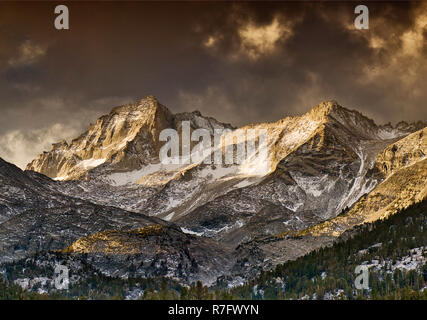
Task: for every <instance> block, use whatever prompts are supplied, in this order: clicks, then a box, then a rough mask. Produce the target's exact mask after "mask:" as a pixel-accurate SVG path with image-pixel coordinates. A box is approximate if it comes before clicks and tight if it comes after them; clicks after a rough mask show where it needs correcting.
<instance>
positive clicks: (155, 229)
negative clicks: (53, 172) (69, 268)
mask: <svg viewBox="0 0 427 320" xmlns="http://www.w3.org/2000/svg"><path fill="white" fill-rule="evenodd" d="M49 183H51V184H52V183H54V182H53V181H52V180H50V179H49V178H48V177H46V176H43V175H40V174H38V173H35V172H23V171H22V170H20V169H19V168H17V167H15V166H14V165H12V164H9V163H7V162H5V161H4V160H2V159H0V191H1V192H0V264H1V263H11V262H13V261H18V260H20V259H25V258H26V257H29V256H32V255H34V254H37V253H41V252H48V251H58V252H65V253H67V254H70V259H76V260H79V259H83V258H82V257H83V255H84V254H88V253H89V256H90V258H89V260H87V261H86V263H91V264H93V266H94V267H96V268H97V269H98V270H100V271H101V272H103V273H105V274H113V275H116V276H125V275H126V274H127V273H128V268H130V267H131V266H133V268H135V269H138V270H139V272H138V274H140V275H141V274H142V275H156V276H171V277H176V278H179V279H180V280H181V281H194V279H195V278H197V279H201V280H203V281H204V282H206V283H210V282H212V281H215V279H216V277H217V276H218V275H219V274H222V273H223V272H224V271H226V270H227V266H228V265H229V264H230V263H232V260H230V259H228V258H227V259H226V258H225V257H228V256H229V249H227V247H225V246H221V247H220V246H218V244H217V243H215V242H213V241H212V240H210V239H201V238H198V237H195V236H192V235H189V234H185V233H183V232H182V231H181V230H180V228H178V227H177V226H175V225H172V224H170V223H168V222H166V221H163V220H161V219H158V218H154V217H147V216H145V215H142V214H138V213H134V212H128V211H125V210H122V209H119V208H115V207H108V206H100V205H96V204H93V203H91V202H88V201H86V200H82V199H79V198H73V197H69V196H66V195H64V194H62V193H60V192H55V191H53V190H52V189H51V188H49ZM46 186H47V187H46ZM108 230H113V231H108ZM79 239H80V240H79ZM131 241H132V242H131ZM89 243H91V244H92V246H89ZM136 243H138V245H136ZM95 244H96V245H95ZM85 246H86V248H85V249H83V247H85ZM131 247H132V248H131ZM91 253H93V257H92V256H91ZM212 256H215V257H216V258H215V259H212ZM86 257H87V255H86ZM40 259H41V260H43V259H44V258H43V257H40ZM85 259H86V258H85ZM111 261H116V264H114V263H111ZM118 265H121V268H118V267H117V266H118ZM158 266H164V268H159V267H158Z"/></svg>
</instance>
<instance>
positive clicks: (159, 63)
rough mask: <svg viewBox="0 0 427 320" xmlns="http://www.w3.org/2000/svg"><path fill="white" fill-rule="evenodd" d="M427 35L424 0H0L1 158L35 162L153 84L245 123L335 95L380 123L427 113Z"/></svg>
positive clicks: (160, 92) (155, 90)
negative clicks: (65, 12) (61, 14)
mask: <svg viewBox="0 0 427 320" xmlns="http://www.w3.org/2000/svg"><path fill="white" fill-rule="evenodd" d="M64 3H65V4H67V6H68V8H69V14H70V29H69V30H56V29H55V28H54V19H55V14H54V8H55V6H56V5H58V4H64ZM361 3H362V4H365V5H367V7H368V9H369V29H367V30H358V29H356V28H355V26H354V20H355V18H356V16H357V14H355V13H354V9H355V7H356V5H358V4H361ZM426 39H427V2H425V1H419V2H403V1H399V2H385V1H381V2H375V3H373V2H368V1H365V2H360V1H359V2H349V1H345V2H344V1H342V2H339V1H326V2H320V1H317V2H308V1H300V2H284V1H283V2H271V3H265V2H262V3H259V2H249V3H248V2H160V3H154V2H125V1H109V2H101V1H95V2H82V1H79V2H76V1H62V2H54V1H44V2H36V1H32V2H1V3H0V112H1V117H0V157H2V158H4V159H5V160H7V161H9V162H12V163H14V164H16V165H18V166H19V167H21V168H25V165H26V164H27V163H28V162H30V161H31V160H32V159H33V158H34V157H35V156H36V155H37V154H39V153H40V152H42V151H44V150H45V151H47V150H50V148H51V146H50V145H51V143H53V142H56V141H59V140H61V139H67V140H70V139H72V138H75V137H77V136H78V135H79V134H81V133H82V132H84V131H85V130H86V129H87V127H88V126H89V124H90V123H91V122H92V123H93V122H95V121H96V119H97V118H98V117H100V116H101V115H103V114H106V113H108V112H109V111H110V110H111V109H112V108H113V107H115V106H117V105H120V104H124V103H130V102H133V101H136V100H137V99H140V98H143V97H145V96H147V95H154V96H156V97H157V98H158V100H159V101H160V102H161V103H162V104H164V105H166V106H167V107H168V108H169V109H170V110H171V111H172V112H173V113H177V112H183V111H193V110H199V111H200V112H201V113H202V114H203V115H206V116H212V117H215V118H216V119H218V120H219V121H222V122H227V123H231V124H233V125H235V126H240V125H244V124H248V123H254V122H264V121H275V120H278V119H280V118H284V117H286V116H292V115H300V114H303V113H305V112H306V111H308V110H310V109H311V108H312V107H313V106H315V105H317V104H318V103H320V102H322V101H325V100H331V99H333V100H337V101H338V102H339V103H340V104H341V105H342V106H344V107H346V108H350V109H357V110H359V111H360V112H362V113H363V114H365V115H366V116H368V117H370V118H372V119H374V120H375V122H376V123H379V124H382V123H387V122H391V123H396V122H398V121H401V120H405V121H415V120H424V121H425V120H427V107H426V101H427V63H426V62H427V60H426V57H427V41H426Z"/></svg>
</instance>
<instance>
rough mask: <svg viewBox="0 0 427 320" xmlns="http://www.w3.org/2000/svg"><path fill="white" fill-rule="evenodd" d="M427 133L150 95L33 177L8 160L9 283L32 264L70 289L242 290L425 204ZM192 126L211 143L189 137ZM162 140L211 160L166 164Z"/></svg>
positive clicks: (339, 115)
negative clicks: (272, 115) (66, 275)
mask: <svg viewBox="0 0 427 320" xmlns="http://www.w3.org/2000/svg"><path fill="white" fill-rule="evenodd" d="M426 126H427V124H426V123H425V122H422V121H419V122H416V123H406V122H400V123H398V124H397V125H395V126H392V125H391V124H386V125H377V124H376V123H375V122H374V121H373V120H371V119H369V118H367V117H365V116H364V115H363V114H361V113H359V112H358V111H355V110H349V109H346V108H344V107H342V106H340V105H339V104H338V103H337V102H335V101H327V102H323V103H320V104H319V105H317V106H315V107H314V108H312V109H311V110H310V111H309V112H307V113H306V114H303V115H300V116H294V117H286V118H283V119H280V120H278V121H276V122H270V123H257V124H250V125H247V126H244V127H240V128H234V127H233V126H232V125H230V124H226V123H221V122H219V121H217V120H215V119H213V118H210V117H206V116H203V115H202V114H201V113H200V112H198V111H194V112H191V113H178V114H173V113H171V112H170V111H169V109H168V108H167V107H165V106H163V105H162V104H161V103H160V102H159V101H158V100H157V99H156V98H154V97H152V96H149V97H146V98H144V99H142V100H140V101H137V102H136V103H133V104H128V105H123V106H119V107H116V108H114V109H112V111H111V112H110V113H109V114H108V115H104V116H102V117H100V118H99V119H98V120H97V121H96V123H94V124H91V125H90V126H89V128H88V130H87V131H86V132H84V133H82V134H81V135H80V136H79V137H76V138H75V139H74V140H72V141H71V142H69V143H68V142H66V141H60V142H58V143H55V144H53V146H52V149H51V150H50V151H45V152H43V153H41V154H40V155H39V156H38V157H36V158H35V159H34V160H33V161H32V162H31V163H29V164H28V165H27V168H26V170H25V171H22V170H20V169H19V168H17V167H15V166H14V165H12V164H9V163H7V162H5V161H3V160H1V159H0V182H1V183H0V190H1V192H0V239H1V241H0V263H1V264H2V265H3V269H2V270H3V273H4V275H5V277H6V278H8V279H9V280H11V281H18V282H19V283H23V281H24V280H25V279H27V280H28V278H29V276H28V275H24V274H23V273H21V274H18V273H16V272H13V273H11V272H9V271H8V270H11V266H13V265H16V264H22V263H23V261H27V262H28V261H32V262H31V263H33V264H35V265H38V266H50V267H53V266H55V265H56V264H58V263H60V264H63V265H67V266H68V268H69V269H70V274H71V275H73V273H74V274H78V275H79V276H78V277H77V276H76V277H75V278H72V279H71V282H72V283H73V281H74V282H77V281H82V280H84V279H86V278H87V277H89V275H87V274H86V275H85V274H84V272H82V270H86V269H85V268H89V270H91V271H90V272H91V273H93V272H97V273H99V275H100V276H101V275H103V276H109V277H116V278H118V279H128V278H132V277H143V278H149V277H162V278H167V279H168V281H169V280H171V281H176V282H177V283H179V284H181V285H190V284H191V283H193V282H197V281H201V282H202V283H203V284H204V285H208V286H212V285H218V284H219V283H223V284H224V283H225V286H226V287H236V286H239V285H243V284H244V283H247V281H248V280H250V279H252V278H255V277H257V276H259V274H260V272H264V271H270V270H273V269H274V268H276V267H277V266H278V265H281V264H283V263H285V262H287V261H290V260H295V259H297V258H300V257H302V256H305V255H307V254H309V253H311V252H314V251H315V250H317V249H320V248H324V247H328V246H331V245H333V244H334V243H335V244H336V243H338V242H339V241H341V240H343V239H344V238H347V237H348V235H349V234H358V232H362V231H361V230H365V229H363V226H364V225H367V224H372V223H375V222H376V221H380V220H383V219H386V218H389V217H392V216H393V215H395V214H397V213H399V212H401V211H402V210H405V209H407V208H409V207H411V206H413V205H415V204H416V203H420V202H422V201H423V200H425V199H426V198H427V158H426V154H427V127H426ZM198 129H202V130H203V132H205V133H206V135H205V136H206V138H209V140H208V141H211V142H210V143H207V144H201V143H198V141H195V140H197V139H191V140H188V139H187V138H188V135H189V134H190V135H191V134H192V133H194V132H200V130H198ZM165 130H166V131H165ZM168 130H169V131H170V130H173V131H174V132H176V134H177V137H178V138H179V140H178V141H179V142H180V143H179V150H180V151H182V150H184V149H186V148H187V149H190V150H193V148H199V149H198V150H200V151H201V153H200V154H203V156H202V157H199V158H198V159H197V160H196V161H190V159H188V158H186V155H185V154H183V153H181V154H180V157H179V159H178V160H180V161H172V162H171V163H165V162H164V161H162V159H161V157H160V155H161V154H162V150H163V149H164V147H165V145H166V144H167V143H168V142H167V141H166V140H165V139H164V137H163V136H162V132H168ZM249 131H251V132H265V133H266V135H265V139H263V140H261V139H257V138H253V137H251V136H250V135H249V134H248V132H249ZM218 132H220V133H221V134H220V140H219V141H220V142H221V143H222V144H220V145H218V144H215V142H212V141H216V140H215V138H216V137H217V134H218ZM199 138H200V137H199ZM251 139H252V141H251ZM188 141H189V142H188ZM248 141H249V142H251V143H248ZM227 148H231V149H229V150H243V151H242V152H243V154H244V155H245V157H244V161H237V160H236V159H235V158H233V161H232V162H231V163H224V161H222V162H221V163H217V162H215V163H213V161H212V159H214V158H215V157H218V154H219V157H220V160H224V158H225V150H226V149H227ZM218 150H219V152H218ZM191 159H193V158H191ZM361 249H363V248H360V250H361ZM83 266H85V267H83ZM0 268H1V266H0ZM40 270H43V268H41V269H40ZM94 270H95V271H94ZM40 273H41V274H38V275H33V277H32V278H34V276H36V277H37V278H40V277H43V276H45V275H43V274H42V273H43V272H42V271H40ZM282 273H283V272H282ZM30 280H31V279H30ZM30 280H28V281H29V282H28V281H27V282H25V281H26V280H25V281H24V283H26V284H25V287H26V288H29V289H31V287H32V286H31V285H30V283H31V281H30ZM33 282H34V281H33ZM261 282H262V281H259V283H261ZM262 283H263V286H264V287H268V286H267V284H266V283H264V282H262Z"/></svg>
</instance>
